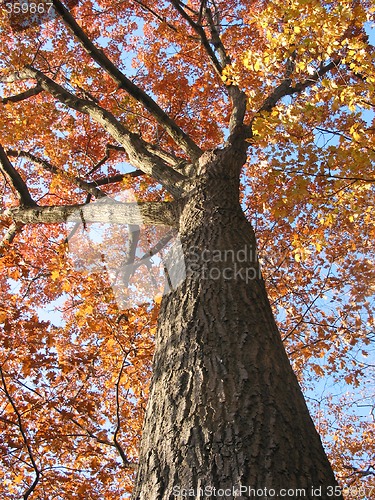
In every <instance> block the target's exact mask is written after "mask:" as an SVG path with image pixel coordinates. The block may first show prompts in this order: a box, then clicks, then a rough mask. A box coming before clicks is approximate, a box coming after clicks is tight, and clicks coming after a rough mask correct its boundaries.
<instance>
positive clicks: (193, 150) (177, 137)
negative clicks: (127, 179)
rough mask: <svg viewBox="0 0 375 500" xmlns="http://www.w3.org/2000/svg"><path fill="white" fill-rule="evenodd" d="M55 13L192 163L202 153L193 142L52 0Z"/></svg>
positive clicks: (66, 11)
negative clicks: (141, 105)
mask: <svg viewBox="0 0 375 500" xmlns="http://www.w3.org/2000/svg"><path fill="white" fill-rule="evenodd" d="M52 1H53V4H54V7H55V10H56V12H58V14H59V15H60V17H61V19H62V20H63V22H64V24H65V26H66V27H67V28H68V29H69V31H70V32H71V33H73V34H74V35H75V37H76V38H77V39H78V41H79V43H80V44H81V45H82V47H83V48H84V49H85V50H86V52H87V53H88V54H89V55H90V56H91V57H92V59H93V60H94V61H95V62H96V63H97V64H98V65H99V66H100V67H101V68H102V69H104V71H106V73H108V74H109V75H110V76H111V78H113V80H114V81H115V82H116V83H117V84H118V86H119V88H121V89H124V90H125V91H126V92H128V94H130V95H131V96H132V97H134V99H136V100H137V101H138V102H140V103H141V104H143V106H144V107H145V108H146V109H147V111H148V112H149V113H151V115H152V116H153V117H154V118H155V119H156V121H157V122H158V123H159V124H160V125H161V126H162V127H163V128H164V129H165V130H166V131H167V132H168V134H169V135H170V136H171V137H172V139H173V140H174V141H175V143H176V144H177V145H178V146H180V148H181V149H182V150H183V151H184V152H185V153H186V154H187V155H188V156H190V158H191V159H192V160H193V161H194V160H196V159H198V158H199V157H200V156H201V154H202V151H201V149H200V148H199V147H198V146H197V145H196V144H195V142H194V141H193V140H192V139H191V138H190V137H189V136H188V135H187V134H186V133H185V132H184V131H183V130H182V129H181V128H180V127H179V126H178V125H177V124H176V123H175V122H174V120H172V118H171V117H170V116H169V115H168V114H167V113H166V112H165V111H163V110H162V109H161V108H160V106H159V105H158V104H157V103H156V101H154V100H153V99H152V97H150V96H149V95H148V94H147V93H146V92H145V91H144V90H142V89H141V88H140V87H138V86H137V85H135V84H134V83H133V82H132V81H131V80H129V78H127V77H126V76H125V75H124V74H123V73H122V72H121V71H120V70H119V69H118V67H117V66H116V65H115V64H113V62H112V61H111V60H110V59H109V58H108V57H107V56H106V55H105V54H104V52H103V51H102V50H100V49H98V48H97V47H96V46H95V45H94V43H93V42H92V41H91V40H90V39H89V37H88V36H87V35H86V33H85V32H84V31H83V29H82V28H81V27H80V26H79V25H78V23H77V22H76V20H75V19H74V17H73V16H72V15H71V13H70V12H69V11H68V10H67V9H66V8H65V7H64V5H63V4H62V3H61V2H60V1H59V0H52Z"/></svg>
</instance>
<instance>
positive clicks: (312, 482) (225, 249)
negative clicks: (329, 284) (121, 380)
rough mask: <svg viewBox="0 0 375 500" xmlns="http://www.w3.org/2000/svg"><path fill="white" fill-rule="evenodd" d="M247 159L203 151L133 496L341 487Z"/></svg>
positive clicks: (151, 499)
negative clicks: (279, 286) (285, 326)
mask: <svg viewBox="0 0 375 500" xmlns="http://www.w3.org/2000/svg"><path fill="white" fill-rule="evenodd" d="M243 162H244V151H235V150H233V148H231V149H229V148H227V149H224V150H216V151H214V152H210V153H205V155H204V156H203V157H202V158H201V160H200V167H199V171H198V176H197V178H196V182H195V189H194V192H193V193H192V194H191V195H190V196H189V197H188V198H187V199H186V200H185V202H184V204H183V207H182V209H181V214H180V229H179V234H180V238H181V242H182V245H183V250H184V255H185V264H186V272H187V275H186V279H184V280H183V282H182V283H181V284H180V285H179V286H178V287H177V288H176V289H175V290H173V291H170V292H169V293H168V294H167V295H165V296H164V298H163V301H162V305H161V311H160V317H159V327H158V337H157V345H156V353H155V358H154V372H153V379H152V383H151V389H150V398H149V402H148V407H147V412H146V417H145V423H144V429H143V437H142V443H141V451H140V465H139V470H138V476H137V483H136V486H135V489H134V492H133V499H134V500H166V499H168V500H169V499H174V498H179V497H181V498H182V497H188V498H222V499H224V498H225V499H232V498H240V499H247V498H258V499H269V498H273V497H276V495H277V494H279V496H284V497H286V498H309V499H312V498H314V499H315V498H320V499H326V498H327V499H328V498H330V499H331V498H336V499H337V498H342V497H341V495H340V494H339V493H337V490H336V491H335V485H336V481H335V478H334V475H333V473H332V470H331V467H330V464H329V462H328V460H327V457H326V455H325V452H324V450H323V447H322V444H321V441H320V438H319V436H318V434H317V432H316V430H315V427H314V424H313V422H312V420H311V418H310V416H309V413H308V410H307V407H306V404H305V401H304V398H303V396H302V393H301V390H300V387H299V385H298V382H297V379H296V377H295V375H294V373H293V371H292V368H291V366H290V363H289V361H288V359H287V356H286V353H285V350H284V347H283V345H282V342H281V338H280V334H279V332H278V329H277V327H276V324H275V321H274V318H273V314H272V310H271V307H270V304H269V301H268V299H267V295H266V291H265V287H264V283H263V281H262V279H261V276H260V271H259V266H258V262H257V258H256V243H255V236H254V233H253V230H252V228H251V226H250V224H249V222H248V221H247V220H246V218H245V216H244V214H243V212H242V210H241V207H240V204H239V199H238V198H239V173H240V169H241V166H242V164H243ZM214 488H216V490H214ZM250 488H252V489H250ZM327 488H328V489H327ZM298 489H303V490H304V491H303V492H302V491H298ZM254 490H255V491H254ZM273 490H274V491H273ZM284 490H285V494H284ZM288 490H289V491H288ZM335 493H337V494H336V496H335Z"/></svg>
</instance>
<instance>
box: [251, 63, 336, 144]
mask: <svg viewBox="0 0 375 500" xmlns="http://www.w3.org/2000/svg"><path fill="white" fill-rule="evenodd" d="M339 63H340V60H334V61H331V62H330V63H328V64H326V65H325V66H322V67H321V68H320V69H319V70H318V71H316V72H315V73H314V74H313V75H312V76H311V77H309V78H307V79H306V80H305V81H304V82H300V83H297V84H296V85H295V86H294V87H292V86H291V83H292V80H291V79H290V78H286V79H285V80H283V81H282V82H281V83H280V85H279V86H278V87H276V88H275V89H274V91H273V92H272V93H271V94H270V95H269V96H268V97H267V98H266V99H265V101H264V102H263V104H262V106H261V107H260V108H259V110H258V111H257V113H256V114H255V116H254V117H253V119H252V120H251V123H250V124H249V125H248V126H247V127H246V131H247V137H252V124H253V121H254V119H255V117H256V116H257V115H259V113H261V112H262V111H272V109H273V108H274V107H275V106H276V104H277V103H278V102H279V101H280V99H282V98H283V97H286V96H290V95H293V94H300V93H301V92H303V91H304V90H306V89H307V88H308V87H311V85H313V84H314V83H316V82H317V81H319V79H320V78H321V77H322V76H324V75H325V74H326V73H328V72H329V71H331V70H332V69H334V68H337V66H338V65H339Z"/></svg>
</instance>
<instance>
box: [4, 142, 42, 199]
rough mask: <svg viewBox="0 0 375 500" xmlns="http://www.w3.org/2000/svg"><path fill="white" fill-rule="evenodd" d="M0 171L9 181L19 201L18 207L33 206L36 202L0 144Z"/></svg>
mask: <svg viewBox="0 0 375 500" xmlns="http://www.w3.org/2000/svg"><path fill="white" fill-rule="evenodd" d="M0 170H1V171H2V172H3V174H4V175H5V176H6V177H7V178H8V179H9V180H10V182H11V184H12V187H13V188H14V189H15V191H16V195H17V198H18V199H19V201H20V205H21V206H23V207H32V206H35V205H36V202H35V201H34V200H33V199H32V197H31V194H30V192H29V189H28V187H27V186H26V183H25V182H24V180H23V179H22V177H21V176H20V174H19V173H18V172H17V170H16V169H15V168H14V167H13V165H12V164H11V162H10V161H9V158H8V156H7V154H6V152H5V150H4V148H3V146H2V145H1V144H0Z"/></svg>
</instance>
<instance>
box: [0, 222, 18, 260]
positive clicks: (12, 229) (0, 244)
mask: <svg viewBox="0 0 375 500" xmlns="http://www.w3.org/2000/svg"><path fill="white" fill-rule="evenodd" d="M22 228H23V224H21V223H19V222H18V223H13V224H11V225H10V226H9V228H8V229H7V232H6V233H5V235H4V236H3V239H2V240H1V241H0V256H2V254H1V251H2V250H3V249H4V248H5V247H6V245H10V244H11V243H12V241H13V240H14V238H15V236H16V234H17V233H18V232H19V231H20V230H21V229H22Z"/></svg>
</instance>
